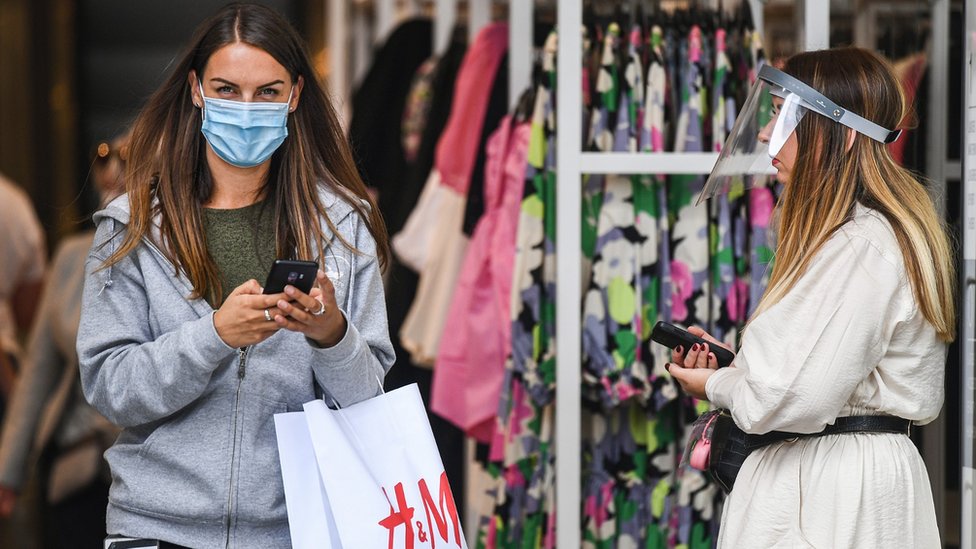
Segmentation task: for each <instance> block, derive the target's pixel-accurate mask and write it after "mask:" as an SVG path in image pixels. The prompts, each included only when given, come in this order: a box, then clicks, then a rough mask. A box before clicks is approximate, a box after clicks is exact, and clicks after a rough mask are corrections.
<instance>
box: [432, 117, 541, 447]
mask: <svg viewBox="0 0 976 549" xmlns="http://www.w3.org/2000/svg"><path fill="white" fill-rule="evenodd" d="M529 128H530V126H529V124H527V123H521V124H517V125H513V122H512V118H511V117H510V116H506V117H505V118H504V119H503V120H502V123H501V126H499V128H498V129H497V130H496V131H495V132H494V133H493V134H492V135H491V137H490V138H489V140H488V145H487V155H488V157H487V161H486V163H485V214H484V215H483V216H482V217H481V219H479V220H478V224H477V225H476V226H475V228H474V232H473V233H472V235H471V242H470V243H469V244H468V250H467V254H466V255H465V257H464V263H463V265H462V266H461V273H460V275H459V277H458V281H457V286H456V287H455V290H454V296H453V298H452V300H451V306H450V309H449V310H448V314H447V321H446V322H445V323H444V333H443V334H442V336H441V343H440V349H439V350H438V352H437V361H436V363H435V366H434V378H433V387H432V389H431V405H430V407H431V410H433V411H434V412H436V413H437V414H438V415H440V416H442V417H444V418H445V419H447V420H448V421H450V422H451V423H454V424H455V425H457V426H458V427H460V428H461V429H464V430H465V431H466V432H467V434H468V435H469V436H472V437H474V438H475V439H477V440H479V441H481V442H489V441H490V440H491V435H492V433H493V431H494V427H495V418H496V415H497V412H498V399H499V397H500V395H501V387H502V379H503V378H504V374H505V358H506V357H507V356H508V355H509V354H510V352H511V347H512V320H511V290H512V277H513V274H512V273H513V269H514V262H515V239H516V232H517V230H518V219H519V212H520V211H521V204H522V191H523V188H524V185H525V174H526V166H527V160H528V148H529V134H530V129H529Z"/></svg>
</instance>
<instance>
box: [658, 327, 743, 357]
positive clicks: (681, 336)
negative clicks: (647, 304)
mask: <svg viewBox="0 0 976 549" xmlns="http://www.w3.org/2000/svg"><path fill="white" fill-rule="evenodd" d="M651 339H653V340H654V341H656V342H658V343H660V344H661V345H665V346H667V347H670V348H671V349H674V348H675V347H677V346H679V345H681V346H682V347H684V349H685V351H686V352H687V351H688V349H691V347H692V345H694V344H696V343H697V344H698V345H702V344H705V343H708V350H709V351H711V352H712V353H713V354H714V355H715V360H716V361H717V362H718V367H719V368H723V367H725V366H728V365H729V364H732V360H733V359H735V354H734V353H732V351H730V350H728V349H726V348H725V347H720V346H719V345H716V344H715V343H711V342H709V341H706V340H705V339H703V338H700V337H698V336H696V335H694V334H692V333H691V332H689V331H687V330H683V329H681V328H679V327H677V326H675V325H674V324H669V323H667V322H663V321H660V320H659V321H658V322H657V324H655V325H654V329H653V330H651Z"/></svg>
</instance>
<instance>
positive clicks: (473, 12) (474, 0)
mask: <svg viewBox="0 0 976 549" xmlns="http://www.w3.org/2000/svg"><path fill="white" fill-rule="evenodd" d="M376 1H377V2H378V3H383V4H384V6H383V7H380V8H379V9H383V10H385V11H384V12H383V13H395V9H394V8H393V7H391V6H395V1H396V0H376ZM619 1H620V2H626V1H627V0H619ZM654 1H657V0H654ZM742 1H748V2H749V4H750V7H751V8H752V12H753V17H754V22H755V27H756V29H758V30H759V31H760V32H762V30H763V15H762V14H763V5H764V4H765V3H766V0H742ZM427 2H428V4H429V3H430V2H432V3H433V22H434V32H433V40H434V44H433V46H434V49H433V51H434V52H443V51H444V50H445V49H446V47H447V45H448V43H449V40H450V36H451V32H452V30H453V27H454V25H455V22H456V20H457V16H458V0H427ZM492 2H493V0H468V7H469V10H468V11H469V13H468V17H469V25H468V27H469V33H470V36H472V37H473V36H474V35H475V34H476V33H477V31H478V30H480V28H481V27H482V26H484V24H487V23H488V22H490V19H491V13H492V10H491V6H492ZM418 3H421V2H420V1H419V0H418ZM506 3H507V8H508V19H509V25H510V27H509V51H510V52H514V53H515V55H511V56H510V58H509V97H510V101H512V102H513V104H514V102H515V101H517V99H518V97H519V95H520V93H521V91H522V90H524V89H525V88H526V87H527V86H528V85H529V82H530V80H531V65H532V59H531V57H530V56H528V55H519V54H518V52H529V51H531V50H532V44H533V36H532V33H533V20H534V12H535V9H536V6H537V5H538V4H546V5H549V4H555V2H549V1H548V0H547V1H545V2H540V1H539V0H536V1H531V0H508V1H507V2H506ZM350 4H351V2H348V1H341V0H336V1H332V2H329V8H328V10H327V13H326V17H327V21H326V22H325V23H326V25H327V28H328V30H329V50H330V67H331V71H330V72H331V75H330V84H331V88H332V93H333V95H334V97H336V98H337V103H338V105H339V107H340V112H343V111H344V108H345V107H346V105H345V103H346V101H345V100H346V98H347V97H348V96H349V93H350V89H351V84H352V83H351V81H350V78H349V62H348V57H349V55H348V51H349V48H350V47H351V41H350V28H351V25H350V24H349V20H350ZM583 4H584V0H561V1H560V2H558V8H557V10H556V11H557V13H556V16H557V23H558V28H560V29H580V28H581V27H582V23H583V17H582V12H583ZM930 4H931V9H932V22H933V29H934V32H933V37H938V38H939V39H936V40H934V41H933V47H932V52H931V59H930V66H931V71H932V73H931V75H932V78H930V94H931V97H933V98H935V97H945V96H946V94H945V92H946V86H947V74H948V30H947V29H948V26H949V2H948V0H932V2H931V3H930ZM802 20H803V26H802V29H801V32H802V40H801V43H802V44H803V45H804V47H805V49H807V50H811V49H821V48H826V47H829V26H830V3H829V2H821V1H814V0H805V1H802ZM581 51H582V44H581V37H580V35H579V33H574V32H563V33H561V34H560V36H559V54H558V60H557V63H558V67H557V72H558V74H559V75H560V76H559V80H560V82H566V83H574V82H580V81H581V78H582V72H581V71H582V69H581V61H582V60H581ZM557 101H558V105H561V106H563V107H562V108H559V109H557V110H558V113H557V116H558V121H557V122H558V123H557V127H558V129H559V131H558V132H557V146H556V154H557V173H558V174H559V178H560V180H561V181H560V183H561V185H560V186H561V188H563V189H565V190H568V191H569V192H560V193H557V211H558V212H559V215H558V219H557V222H556V233H557V239H556V240H557V243H556V253H557V269H558V272H559V274H560V279H561V280H563V281H574V280H576V281H578V280H581V279H582V272H581V264H580V261H579V254H580V249H581V240H580V230H579V227H580V226H581V223H582V218H581V214H580V212H581V205H582V204H581V198H582V197H581V193H580V192H579V191H580V185H579V182H580V181H581V177H582V175H583V174H587V173H600V174H626V173H655V174H707V173H709V172H710V171H711V169H712V167H713V166H714V164H715V162H716V160H717V157H718V154H717V153H712V152H702V153H683V152H672V153H614V152H606V153H601V152H583V146H582V145H583V143H582V120H581V119H580V117H579V109H578V108H574V107H573V106H577V105H581V104H582V92H581V89H580V87H579V86H574V85H562V86H559V88H558V90H557ZM566 106H569V107H568V108H567V107H566ZM928 108H929V110H928V113H927V114H928V116H929V118H930V120H931V123H930V127H929V133H928V135H927V136H926V138H927V143H928V144H929V146H928V151H927V152H928V157H929V158H930V159H932V160H931V161H930V162H929V168H928V169H929V173H928V174H927V175H929V177H930V178H932V180H933V185H932V186H930V190H931V192H932V194H933V197H935V198H936V205H937V207H939V208H941V209H942V211H944V203H945V175H946V174H945V171H946V169H945V162H944V161H943V159H945V158H946V143H945V141H946V139H945V135H946V114H945V112H944V110H945V105H944V104H943V102H940V101H930V105H929V107H928ZM940 108H941V109H942V111H941V112H938V109H940ZM957 164H958V163H957ZM957 171H961V169H958V170H957ZM964 295H966V294H964ZM581 297H582V296H581V288H580V287H579V286H578V285H577V284H572V283H569V284H566V283H563V284H559V285H558V287H557V304H562V306H557V313H556V314H557V318H556V321H557V323H556V347H557V353H556V356H557V357H558V362H557V364H558V366H557V379H556V394H557V395H558V398H557V399H556V417H557V420H556V433H555V434H556V455H557V456H559V459H558V460H557V462H556V478H557V479H563V481H562V482H558V483H557V487H556V490H557V492H556V493H557V500H556V506H557V518H556V521H557V522H556V529H557V540H556V546H557V547H579V546H580V541H581V540H580V532H581V517H580V513H579V505H580V501H581V499H580V498H581V488H580V485H579V483H578V482H569V481H566V480H565V479H580V478H581V462H580V448H581V443H582V440H581V408H580V399H581V390H580V387H581V371H580V365H581V364H582V356H581V355H582V341H581V329H580V309H579V304H580V303H581ZM970 360H971V358H970ZM970 398H971V397H970ZM926 437H927V438H924V439H923V445H924V446H925V448H926V450H928V451H933V452H934V451H937V450H938V448H939V445H940V444H941V445H942V447H944V438H945V436H944V433H942V434H940V433H934V434H932V435H926ZM933 455H940V454H938V453H935V454H933ZM937 474H938V475H939V478H933V479H932V480H933V482H932V486H933V490H934V495H935V496H936V498H935V499H936V505H937V509H939V510H941V509H942V500H943V499H944V498H942V497H940V496H941V495H942V490H943V486H944V482H939V481H941V480H943V477H944V472H940V473H937ZM938 514H939V517H940V529H942V530H943V531H944V528H945V524H944V516H943V515H944V513H942V512H939V513H938Z"/></svg>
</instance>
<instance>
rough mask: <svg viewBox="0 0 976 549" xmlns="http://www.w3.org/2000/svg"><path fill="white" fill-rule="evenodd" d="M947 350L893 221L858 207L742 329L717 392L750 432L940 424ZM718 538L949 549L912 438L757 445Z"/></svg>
mask: <svg viewBox="0 0 976 549" xmlns="http://www.w3.org/2000/svg"><path fill="white" fill-rule="evenodd" d="M945 358H946V345H945V344H944V343H942V342H940V341H939V340H938V338H937V337H936V334H935V330H934V328H933V327H932V326H931V325H930V324H929V323H928V322H927V321H926V320H925V318H924V317H923V316H922V313H921V311H920V310H919V308H918V304H917V303H916V301H915V299H914V298H913V295H912V290H911V287H910V285H909V283H908V279H907V273H906V271H905V266H904V263H903V261H902V257H901V252H900V251H899V247H898V244H897V242H896V240H895V236H894V233H893V232H892V230H891V227H890V225H889V224H888V222H887V221H886V220H885V219H884V217H883V216H881V215H880V214H879V213H878V212H876V211H873V210H870V209H867V208H864V207H861V206H858V207H857V210H856V213H855V216H854V219H853V220H851V221H850V222H848V223H847V224H845V225H844V226H843V227H842V228H841V229H840V230H838V231H837V233H836V234H835V235H834V236H833V237H832V238H831V239H830V241H829V242H828V243H827V244H826V245H825V246H824V248H823V249H822V250H821V251H820V253H819V254H818V255H817V257H816V258H815V259H814V261H813V262H812V264H811V265H810V267H809V270H808V271H807V273H806V274H804V275H803V277H802V279H801V280H800V281H799V282H798V284H797V286H796V287H795V288H794V289H793V290H792V291H791V292H790V293H789V294H788V295H787V296H786V297H785V298H784V299H783V300H782V301H780V302H779V303H777V304H776V305H774V306H773V307H771V308H770V309H769V310H767V311H766V312H764V313H763V314H761V315H759V316H758V317H756V318H755V319H754V320H753V322H752V323H751V324H750V325H749V327H748V328H747V329H746V331H745V336H744V339H743V342H742V346H741V348H740V350H739V352H738V355H737V357H736V360H735V366H736V367H735V368H725V369H723V370H720V371H718V372H716V373H715V374H714V375H713V376H711V378H709V380H708V383H707V385H706V393H707V395H708V397H709V400H711V401H712V402H713V403H714V404H715V405H716V406H719V407H723V408H729V409H730V410H731V411H732V415H733V417H734V418H735V422H736V424H738V425H739V427H741V428H742V429H743V430H745V431H746V432H749V433H765V432H768V431H773V430H780V431H794V432H807V433H809V432H816V431H819V430H821V429H823V428H824V426H826V425H827V424H829V423H833V422H834V419H835V418H837V417H840V416H850V415H880V414H884V415H892V416H898V417H902V418H906V419H911V420H914V422H915V423H916V424H924V423H928V422H930V421H932V420H933V419H935V418H936V416H938V414H939V410H940V409H941V407H942V402H943V398H944V390H943V378H944V367H945ZM718 546H719V547H726V548H740V547H748V548H753V547H817V548H825V549H826V548H830V549H837V548H845V547H857V548H862V547H879V548H882V547H883V548H890V547H898V548H930V547H931V548H938V547H941V543H940V541H939V531H938V527H937V524H936V517H935V508H934V505H933V500H932V491H931V487H930V485H929V480H928V475H927V473H926V469H925V464H924V463H923V462H922V459H921V457H920V456H919V454H918V451H917V450H916V448H915V446H914V444H913V443H912V441H911V440H910V439H909V437H908V436H906V435H902V434H881V433H857V434H841V435H830V436H824V437H817V438H809V439H801V440H799V441H796V442H792V443H791V442H781V443H777V444H773V445H770V446H767V447H764V448H761V449H759V450H756V451H755V452H753V453H752V454H751V455H750V456H749V457H748V458H747V459H746V461H745V463H744V464H743V466H742V469H741V471H740V472H739V476H738V478H737V479H736V482H735V487H734V488H733V490H732V493H731V494H730V495H729V497H728V498H727V499H726V502H725V506H724V510H723V514H722V525H721V530H720V532H719V540H718Z"/></svg>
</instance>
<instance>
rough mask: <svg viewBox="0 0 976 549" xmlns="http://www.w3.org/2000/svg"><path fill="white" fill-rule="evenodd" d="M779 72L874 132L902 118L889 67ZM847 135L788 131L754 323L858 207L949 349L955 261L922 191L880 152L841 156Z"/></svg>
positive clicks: (804, 67)
mask: <svg viewBox="0 0 976 549" xmlns="http://www.w3.org/2000/svg"><path fill="white" fill-rule="evenodd" d="M783 70H784V71H785V72H787V73H788V74H790V75H792V76H794V77H796V78H798V79H800V80H802V81H803V82H805V83H807V84H809V85H810V86H812V87H813V88H815V89H817V90H818V91H820V92H821V93H823V94H824V95H826V96H827V97H829V98H830V99H832V100H833V101H834V102H836V103H837V104H838V105H840V106H842V107H844V108H846V109H849V110H851V111H853V112H855V113H858V114H860V115H861V116H863V117H864V118H866V119H868V120H871V121H873V122H875V123H877V124H879V125H881V126H882V127H885V128H895V127H898V126H899V125H900V123H901V122H902V120H904V119H905V118H906V115H907V114H908V112H909V110H908V105H907V104H906V101H905V96H904V94H903V92H902V88H901V86H900V85H899V84H898V82H897V80H895V77H894V75H893V72H892V70H891V67H890V65H889V64H888V63H887V62H886V61H885V60H884V59H882V58H881V57H880V56H878V55H876V54H874V53H872V52H870V51H868V50H864V49H860V48H837V49H830V50H821V51H814V52H806V53H801V54H798V55H795V56H793V57H791V58H790V59H789V60H787V62H786V66H785V67H784V69H783ZM850 131H851V130H849V129H848V128H847V127H846V126H843V125H841V124H838V123H836V122H834V121H832V120H830V119H829V118H827V117H824V116H820V115H816V114H812V113H811V114H808V115H807V116H804V117H803V119H802V120H801V121H800V124H799V126H797V129H796V137H797V150H798V152H797V157H796V163H795V165H794V166H793V170H792V176H791V178H790V180H789V182H787V183H786V184H785V186H784V187H785V189H784V191H783V194H782V195H781V197H780V201H779V205H778V206H779V208H780V209H781V212H780V219H779V222H780V225H779V229H778V231H777V235H778V236H777V242H776V260H775V265H774V267H773V272H772V275H771V277H770V281H769V286H768V289H767V290H766V293H765V294H764V295H763V297H762V299H761V300H760V303H759V305H758V307H757V308H756V312H755V315H758V314H760V313H762V311H764V310H766V309H768V308H769V307H771V306H772V305H774V304H775V303H777V302H779V301H780V300H781V299H783V297H784V296H785V295H786V294H787V293H788V292H789V291H790V290H791V289H792V288H793V287H794V286H795V285H796V283H797V281H798V280H799V279H800V277H801V276H803V274H804V273H805V272H806V270H807V268H808V266H809V265H810V262H811V261H812V260H813V258H814V256H815V255H816V253H817V252H818V251H819V250H820V248H821V247H822V246H823V245H824V243H826V242H827V240H828V239H830V237H831V236H832V235H833V234H834V232H835V231H836V230H837V229H838V228H840V227H841V226H842V225H843V224H844V223H845V222H847V221H848V220H850V219H851V217H852V215H853V213H854V208H855V205H856V204H857V203H861V204H862V205H864V206H866V207H868V208H872V209H874V210H877V211H878V212H879V213H881V214H882V215H884V217H885V218H886V219H887V220H888V222H889V223H890V224H891V227H892V229H893V230H894V233H895V236H896V238H897V240H898V245H899V247H900V248H901V253H902V257H903V258H904V261H905V268H906V271H907V272H908V280H909V283H910V285H911V288H912V292H913V294H914V296H915V300H916V301H917V302H918V304H919V308H920V310H921V312H922V314H923V315H924V316H925V318H926V320H928V321H929V322H930V323H931V324H932V325H933V326H934V327H935V330H936V332H937V333H938V335H939V338H940V339H942V340H943V341H952V340H953V339H954V338H955V332H956V320H955V295H954V294H955V282H956V280H955V267H954V265H955V263H954V261H955V260H954V256H953V249H952V245H951V244H950V239H949V236H948V233H947V231H946V228H945V226H944V224H943V222H942V220H941V219H940V217H939V215H938V213H937V212H936V209H935V207H934V205H933V204H932V200H931V198H930V197H929V194H928V192H927V191H926V189H925V188H924V187H923V185H922V184H921V183H920V182H919V180H918V179H916V177H915V176H914V175H913V174H912V173H911V172H909V171H908V170H906V169H905V168H903V167H901V166H899V165H898V164H896V163H895V161H894V159H892V157H891V154H890V153H889V151H888V147H887V146H886V145H885V144H884V143H879V142H877V141H875V140H873V139H871V138H869V137H866V136H864V135H861V134H855V136H854V141H853V144H852V145H851V147H850V150H848V142H849V135H850V133H849V132H850ZM755 315H754V316H755Z"/></svg>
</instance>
